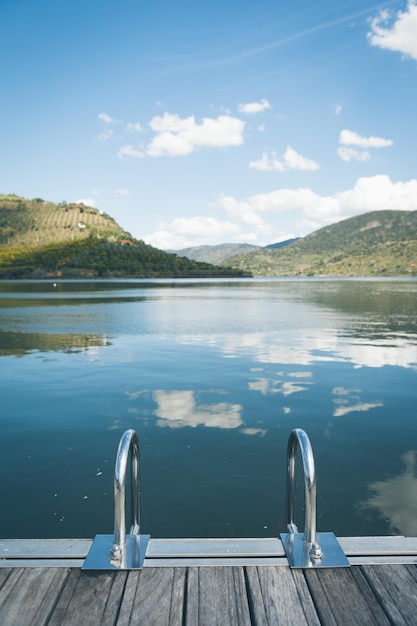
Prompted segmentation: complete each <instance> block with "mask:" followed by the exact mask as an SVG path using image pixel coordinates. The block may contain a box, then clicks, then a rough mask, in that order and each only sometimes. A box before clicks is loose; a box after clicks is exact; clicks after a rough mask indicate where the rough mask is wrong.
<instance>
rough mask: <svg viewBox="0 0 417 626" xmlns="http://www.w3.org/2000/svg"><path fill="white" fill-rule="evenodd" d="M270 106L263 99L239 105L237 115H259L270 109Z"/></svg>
mask: <svg viewBox="0 0 417 626" xmlns="http://www.w3.org/2000/svg"><path fill="white" fill-rule="evenodd" d="M270 108H271V105H270V103H269V102H268V100H266V99H265V98H263V99H262V100H261V101H260V102H247V103H246V104H239V106H238V110H239V113H246V114H247V115H253V114H254V113H261V112H262V111H265V110H266V109H270Z"/></svg>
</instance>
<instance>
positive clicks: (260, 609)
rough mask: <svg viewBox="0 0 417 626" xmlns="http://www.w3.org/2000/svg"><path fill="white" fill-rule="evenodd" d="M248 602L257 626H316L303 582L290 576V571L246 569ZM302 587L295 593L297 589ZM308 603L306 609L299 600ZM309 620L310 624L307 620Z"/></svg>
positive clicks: (314, 615) (287, 569) (282, 569)
mask: <svg viewBox="0 0 417 626" xmlns="http://www.w3.org/2000/svg"><path fill="white" fill-rule="evenodd" d="M246 573H247V578H248V582H249V590H248V593H249V603H250V607H251V613H252V616H253V620H254V622H255V623H256V624H258V623H259V624H271V625H273V624H297V626H302V625H303V624H305V625H309V624H318V623H319V622H318V619H317V615H316V614H315V610H314V605H313V603H312V601H311V598H310V599H308V598H309V594H308V590H307V585H306V582H305V580H302V579H299V580H297V579H296V578H294V577H293V574H292V572H291V570H290V569H289V568H277V567H262V568H261V567H258V568H252V567H250V568H249V567H248V568H246ZM299 585H301V586H302V587H304V589H303V591H301V592H300V594H299V593H298V590H297V586H299ZM302 599H303V600H307V602H308V608H307V610H305V607H304V606H303V604H302V601H301V600H302ZM309 619H310V620H311V621H309Z"/></svg>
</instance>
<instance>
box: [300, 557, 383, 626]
mask: <svg viewBox="0 0 417 626" xmlns="http://www.w3.org/2000/svg"><path fill="white" fill-rule="evenodd" d="M303 571H304V576H305V578H306V580H307V583H308V586H309V589H310V593H311V596H312V598H313V601H314V604H315V607H316V610H317V613H318V615H319V618H320V621H321V623H322V624H325V625H326V626H327V625H328V624H329V625H330V624H331V625H333V624H343V625H345V624H357V625H361V624H364V625H365V624H366V626H370V625H372V624H375V626H388V624H389V623H390V622H389V620H388V618H387V616H386V614H385V612H384V611H383V609H382V608H381V606H380V605H379V603H378V601H377V599H376V597H375V595H374V593H373V592H372V590H371V588H370V586H369V584H368V582H367V581H366V579H365V577H364V576H363V575H362V574H361V572H360V568H358V567H351V568H336V569H325V568H324V569H321V570H313V569H307V570H303Z"/></svg>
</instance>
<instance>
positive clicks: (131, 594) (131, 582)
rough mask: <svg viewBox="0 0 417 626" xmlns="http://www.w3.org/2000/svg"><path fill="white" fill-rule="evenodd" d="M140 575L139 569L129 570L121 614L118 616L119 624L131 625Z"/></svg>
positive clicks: (118, 625)
mask: <svg viewBox="0 0 417 626" xmlns="http://www.w3.org/2000/svg"><path fill="white" fill-rule="evenodd" d="M139 575H140V572H139V571H134V572H129V573H128V575H127V580H126V584H125V589H124V593H123V598H122V603H121V606H120V610H119V616H118V618H117V626H129V624H130V616H131V615H132V609H133V603H134V600H135V594H136V587H137V585H138V580H139Z"/></svg>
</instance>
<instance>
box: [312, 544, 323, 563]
mask: <svg viewBox="0 0 417 626" xmlns="http://www.w3.org/2000/svg"><path fill="white" fill-rule="evenodd" d="M322 556H323V553H322V551H321V548H320V546H319V544H318V543H317V542H315V543H313V544H312V545H311V550H310V557H311V558H312V559H313V561H321V559H322Z"/></svg>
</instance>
